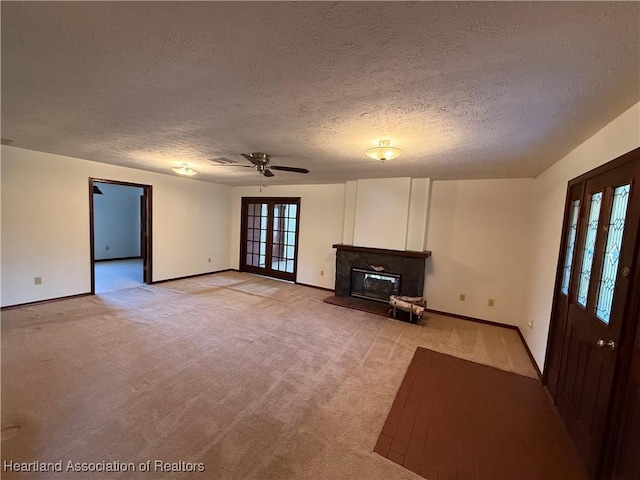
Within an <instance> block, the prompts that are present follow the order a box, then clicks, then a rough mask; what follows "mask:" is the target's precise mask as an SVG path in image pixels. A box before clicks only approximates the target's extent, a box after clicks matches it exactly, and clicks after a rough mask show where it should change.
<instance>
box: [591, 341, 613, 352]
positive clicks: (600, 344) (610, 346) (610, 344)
mask: <svg viewBox="0 0 640 480" xmlns="http://www.w3.org/2000/svg"><path fill="white" fill-rule="evenodd" d="M596 345H597V346H598V348H608V349H609V350H613V349H614V348H616V342H614V341H613V340H609V341H606V340H598V341H597V342H596Z"/></svg>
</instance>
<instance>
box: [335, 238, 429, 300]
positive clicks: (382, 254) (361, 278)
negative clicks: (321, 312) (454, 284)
mask: <svg viewBox="0 0 640 480" xmlns="http://www.w3.org/2000/svg"><path fill="white" fill-rule="evenodd" d="M333 247H334V248H335V249H336V282H335V295H336V296H337V297H345V298H353V297H357V298H359V299H362V300H367V301H374V302H384V303H387V302H388V301H389V296H390V295H406V296H408V297H421V296H423V295H424V275H425V260H426V259H427V258H429V257H430V256H431V252H428V251H425V252H416V251H411V250H388V249H383V248H370V247H360V246H356V245H344V244H335V245H333ZM391 272H393V273H391ZM365 281H366V283H365ZM354 300H355V299H354Z"/></svg>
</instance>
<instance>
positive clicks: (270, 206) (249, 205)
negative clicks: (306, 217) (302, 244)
mask: <svg viewBox="0 0 640 480" xmlns="http://www.w3.org/2000/svg"><path fill="white" fill-rule="evenodd" d="M299 224H300V198H299V197H296V198H248V197H243V198H242V225H241V229H242V234H241V237H240V243H241V245H240V270H242V271H244V272H251V273H257V274H260V275H267V276H270V277H276V278H281V279H283V280H291V281H294V282H295V281H296V272H297V264H298V230H299Z"/></svg>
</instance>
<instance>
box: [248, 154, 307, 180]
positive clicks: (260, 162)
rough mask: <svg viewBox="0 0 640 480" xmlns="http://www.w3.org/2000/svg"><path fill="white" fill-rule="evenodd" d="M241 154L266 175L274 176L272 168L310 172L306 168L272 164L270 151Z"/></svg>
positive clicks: (294, 171) (259, 171)
mask: <svg viewBox="0 0 640 480" xmlns="http://www.w3.org/2000/svg"><path fill="white" fill-rule="evenodd" d="M240 155H242V156H243V157H244V158H246V159H247V160H249V161H250V162H251V163H253V167H255V169H256V170H257V171H258V173H260V174H262V175H264V176H265V177H273V172H272V171H271V170H280V171H282V172H293V173H309V170H307V169H306V168H298V167H285V166H281V165H270V164H269V160H270V159H271V155H269V154H268V153H262V152H254V153H252V154H251V155H247V154H246V153H241V154H240ZM247 167H248V165H247Z"/></svg>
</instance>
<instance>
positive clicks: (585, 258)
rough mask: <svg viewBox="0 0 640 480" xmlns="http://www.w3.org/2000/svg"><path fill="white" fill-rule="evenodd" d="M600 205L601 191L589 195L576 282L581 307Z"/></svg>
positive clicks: (584, 296) (584, 304) (586, 284)
mask: <svg viewBox="0 0 640 480" xmlns="http://www.w3.org/2000/svg"><path fill="white" fill-rule="evenodd" d="M601 205H602V192H598V193H594V194H593V195H591V208H590V209H589V223H588V224H587V235H586V238H585V240H584V249H583V251H582V266H581V268H580V283H579V284H578V298H577V301H578V303H579V304H580V305H582V306H583V307H586V305H587V295H588V294H589V280H590V279H591V268H592V267H593V255H594V254H595V250H596V234H597V233H598V220H599V219H600V206H601Z"/></svg>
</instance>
